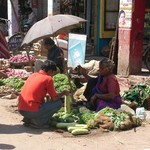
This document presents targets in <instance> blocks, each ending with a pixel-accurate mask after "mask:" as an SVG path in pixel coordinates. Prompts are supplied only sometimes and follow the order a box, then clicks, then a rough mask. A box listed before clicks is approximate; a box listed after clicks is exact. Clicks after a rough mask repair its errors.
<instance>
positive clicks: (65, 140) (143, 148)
mask: <svg viewBox="0 0 150 150" xmlns="http://www.w3.org/2000/svg"><path fill="white" fill-rule="evenodd" d="M148 77H149V76H148V73H147V72H143V73H142V74H141V75H139V76H130V77H128V78H122V77H118V79H119V83H120V87H121V92H123V91H124V90H127V89H128V87H129V81H130V82H132V83H133V82H134V83H139V82H140V81H142V80H143V79H144V78H148ZM127 81H128V82H127ZM146 114H147V116H146V121H144V122H143V123H142V125H141V126H140V127H137V128H134V129H131V130H127V131H120V132H117V131H104V130H102V129H101V128H98V129H93V130H91V133H90V134H87V135H79V136H73V135H71V134H70V133H69V132H66V131H64V130H59V129H58V130H57V129H53V128H50V129H34V128H31V127H25V126H23V122H22V121H21V120H22V119H23V118H22V116H21V115H20V114H19V113H18V110H17V99H16V98H15V99H9V98H4V99H0V122H1V123H0V134H1V137H0V149H18V150H26V149H35V150H41V149H44V150H70V149H72V150H76V149H81V150H90V149H93V150H99V149H102V150H110V149H111V150H134V149H136V150H150V144H149V139H150V134H149V132H150V111H149V110H148V111H146Z"/></svg>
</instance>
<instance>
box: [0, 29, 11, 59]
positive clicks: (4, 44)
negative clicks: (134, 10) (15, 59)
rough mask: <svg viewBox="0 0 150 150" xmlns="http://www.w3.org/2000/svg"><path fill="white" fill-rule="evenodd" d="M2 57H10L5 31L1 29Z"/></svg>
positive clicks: (0, 48) (0, 55) (0, 47)
mask: <svg viewBox="0 0 150 150" xmlns="http://www.w3.org/2000/svg"><path fill="white" fill-rule="evenodd" d="M0 58H5V59H8V58H10V53H9V48H8V43H7V41H6V39H5V36H4V34H3V32H2V31H1V30H0Z"/></svg>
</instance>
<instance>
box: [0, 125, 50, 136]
mask: <svg viewBox="0 0 150 150" xmlns="http://www.w3.org/2000/svg"><path fill="white" fill-rule="evenodd" d="M45 131H51V132H52V131H53V130H52V129H51V128H50V129H35V128H32V127H25V126H23V125H21V124H20V125H5V124H0V134H18V133H31V134H41V133H42V132H45Z"/></svg>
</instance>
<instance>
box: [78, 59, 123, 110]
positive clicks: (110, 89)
mask: <svg viewBox="0 0 150 150" xmlns="http://www.w3.org/2000/svg"><path fill="white" fill-rule="evenodd" d="M114 66H115V65H114V63H113V61H111V60H109V59H108V58H103V59H102V60H101V61H100V62H99V75H98V76H97V77H96V78H91V77H90V76H88V74H87V72H86V70H85V69H84V68H82V67H81V66H79V72H80V74H82V75H83V76H84V77H85V79H87V81H88V83H87V87H86V89H85V91H84V93H83V94H84V96H85V97H86V99H87V107H88V108H89V109H91V110H94V111H99V110H101V109H103V108H105V107H111V108H114V109H118V108H119V107H120V106H121V104H122V99H121V96H120V87H119V83H118V81H117V78H116V76H115V75H114V74H113V73H112V71H113V68H114Z"/></svg>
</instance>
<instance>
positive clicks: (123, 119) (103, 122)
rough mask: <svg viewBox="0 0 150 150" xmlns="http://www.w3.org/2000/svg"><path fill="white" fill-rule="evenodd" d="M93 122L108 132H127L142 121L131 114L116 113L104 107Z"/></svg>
mask: <svg viewBox="0 0 150 150" xmlns="http://www.w3.org/2000/svg"><path fill="white" fill-rule="evenodd" d="M94 120H95V122H96V124H99V126H100V127H101V128H104V129H109V130H117V131H120V130H128V129H131V128H134V127H137V126H140V125H141V123H142V120H141V119H140V118H138V117H136V116H134V115H133V114H131V113H129V112H125V111H121V112H119V111H117V110H115V109H112V108H109V107H106V108H104V109H102V110H100V111H99V112H97V114H96V115H95V119H94Z"/></svg>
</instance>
